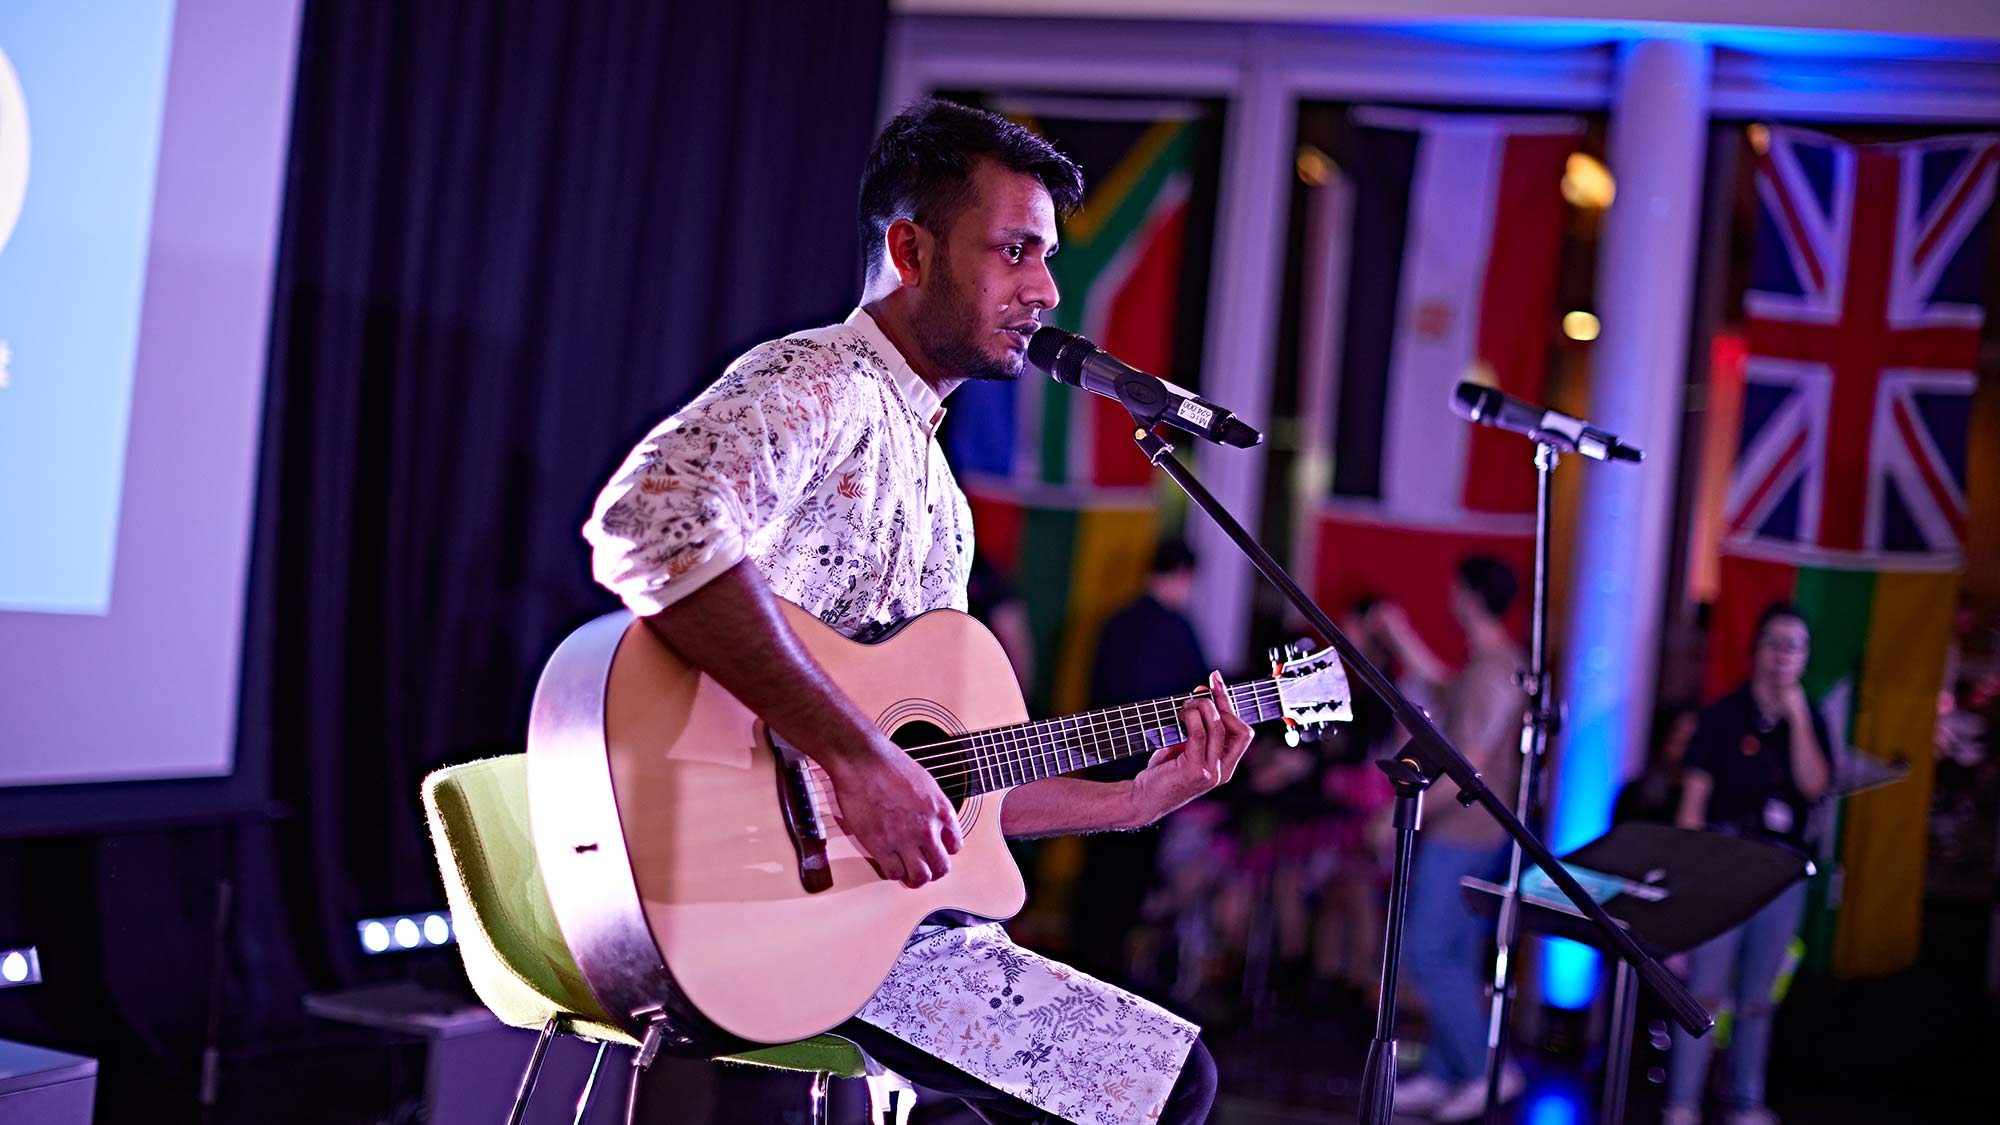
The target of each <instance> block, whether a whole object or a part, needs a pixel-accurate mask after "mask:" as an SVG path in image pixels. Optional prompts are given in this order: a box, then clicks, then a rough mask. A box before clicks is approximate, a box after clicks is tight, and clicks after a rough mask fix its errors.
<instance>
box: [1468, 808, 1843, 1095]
mask: <svg viewBox="0 0 2000 1125" xmlns="http://www.w3.org/2000/svg"><path fill="white" fill-rule="evenodd" d="M1562 862H1563V865H1564V866H1566V867H1581V868H1585V869H1588V870H1589V871H1593V872H1597V873H1599V874H1601V875H1608V876H1611V877H1612V880H1611V881H1610V882H1600V881H1599V880H1594V879H1593V880H1589V881H1590V882H1591V883H1593V884H1597V886H1595V887H1594V890H1595V891H1596V893H1594V894H1593V896H1592V897H1596V898H1599V902H1600V904H1601V905H1602V906H1603V907H1604V911H1605V913H1607V914H1609V915H1611V917H1612V919H1613V920H1614V921H1616V922H1617V923H1618V924H1619V925H1620V926H1621V927H1623V928H1624V929H1625V930H1626V932H1627V933H1629V934H1630V935H1631V936H1632V937H1633V938H1634V939H1635V940H1637V941H1638V943H1639V945H1640V946H1641V947H1642V948H1643V949H1645V950H1646V952H1647V953H1649V954H1651V955H1652V956H1654V957H1668V956H1671V955H1673V954H1676V953H1684V952H1686V951H1688V950H1690V949H1693V948H1694V947H1695V946H1697V945H1700V944H1702V943H1703V942H1705V941H1708V940H1710V939H1712V938H1715V937H1717V936H1718V935H1720V934H1723V933H1725V932H1727V931H1729V930H1731V929H1734V928H1735V927H1737V926H1740V925H1742V924H1743V923H1744V922H1747V921H1749V920H1750V917H1751V916H1752V915H1754V914H1756V913H1757V911H1759V910H1761V909H1763V908H1764V905H1765V904H1766V903H1769V902H1770V901H1771V900H1772V899H1774V898H1777V897H1778V895H1779V893H1781V892H1782V891H1784V890H1785V888H1787V887H1789V886H1791V885H1792V884H1793V883H1796V882H1798V881H1799V880H1800V879H1803V878H1805V877H1806V876H1807V875H1810V874H1812V863H1811V861H1809V860H1807V859H1806V857H1805V856H1803V855H1800V854H1799V853H1798V852H1795V851H1792V850H1791V849H1789V848H1785V847H1781V846H1779V845H1776V844H1770V843H1765V842H1763V841H1759V840H1752V839H1748V838H1746V837H1742V836H1733V835H1726V834H1724V833H1721V832H1709V831H1703V832H1697V831H1694V830H1692V829H1687V828H1671V827H1668V826H1667V825H1664V824H1621V825H1619V826H1617V827H1615V828H1613V829H1612V830H1611V831H1609V832H1607V833H1605V834H1604V835H1602V836H1599V837H1598V838H1597V839H1595V840H1592V841H1591V842H1590V843H1588V844H1585V845H1583V846H1582V847H1580V848H1578V849H1576V850H1575V851H1573V852H1571V853H1569V854H1568V855H1566V856H1563V857H1562ZM1459 886H1460V893H1461V894H1462V895H1463V896H1464V898H1465V901H1466V904H1467V905H1468V906H1470V907H1471V908H1472V909H1474V910H1477V911H1479V912H1480V913H1481V914H1485V915H1489V916H1490V915H1495V914H1497V913H1498V912H1499V909H1500V904H1501V901H1502V899H1503V898H1504V897H1505V896H1506V893H1507V888H1505V887H1503V886H1501V885H1499V884H1497V883H1491V882H1488V881H1486V880H1484V879H1472V878H1465V879H1460V880H1459ZM1523 894H1524V896H1525V897H1523V898H1522V900H1521V904H1522V911H1521V924H1522V925H1523V926H1524V927H1525V928H1526V929H1528V930H1530V931H1533V932H1536V933H1541V934H1546V935H1548V936H1550V937H1561V938H1568V939H1570V940H1571V941H1580V942H1582V943H1584V944H1585V945H1589V946H1592V947H1594V948H1597V949H1599V950H1607V945H1606V943H1605V940H1604V937H1603V935H1602V933H1600V932H1599V931H1598V930H1597V928H1596V927H1595V926H1594V925H1592V924H1591V922H1590V920H1589V919H1588V918H1586V917H1585V916H1584V915H1583V914H1582V912H1580V911H1578V910H1577V909H1576V908H1575V907H1574V906H1572V905H1571V904H1570V903H1568V902H1567V901H1563V900H1561V899H1560V897H1559V896H1558V897H1557V898H1556V899H1554V900H1551V899H1547V898H1543V897H1541V896H1540V895H1539V894H1534V893H1531V892H1528V891H1526V890H1525V889H1524V891H1523ZM1600 895H1601V896H1604V897H1600ZM1607 951H1608V950H1607ZM1612 960H1613V962H1614V963H1615V964H1616V965H1617V969H1616V970H1615V972H1614V974H1613V979H1612V1004H1611V1042H1610V1045H1609V1046H1608V1047H1607V1048H1606V1049H1605V1062H1604V1095H1603V1102H1602V1110H1601V1114H1600V1119H1601V1120H1602V1121H1603V1122H1604V1123H1605V1125H1617V1123H1618V1122H1621V1121H1623V1120H1624V1119H1625V1087H1626V1079H1627V1072H1628V1071H1629V1069H1630V1067H1631V1054H1632V1025H1633V1022H1634V1021H1635V1019H1636V1018H1637V1017H1636V1010H1637V1007H1638V1001H1639V989H1638V980H1637V978H1635V977H1634V976H1633V974H1632V968H1631V966H1630V965H1629V964H1628V963H1626V961H1625V960H1624V959H1622V958H1619V957H1616V956H1615V955H1614V956H1613V958H1612Z"/></svg>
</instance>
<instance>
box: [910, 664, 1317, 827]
mask: <svg viewBox="0 0 2000 1125" xmlns="http://www.w3.org/2000/svg"><path fill="white" fill-rule="evenodd" d="M1225 690H1226V691H1227V692H1228V694H1229V701H1230V702H1231V703H1232V704H1234V705H1235V707H1236V713H1237V714H1238V715H1240V716H1241V717H1242V718H1243V721H1244V722H1246V723H1252V724H1255V723H1262V722H1268V721H1270V720H1272V719H1276V718H1278V717H1280V716H1281V715H1282V714H1283V713H1284V711H1283V708H1282V706H1281V704H1280V701H1279V698H1278V685H1277V681H1276V680H1271V679H1265V680H1252V681H1250V682H1249V683H1243V684H1234V685H1230V686H1229V687H1228V688H1226V689H1225ZM1206 694H1207V693H1206V692H1204V693H1202V695H1204V696H1205V695H1206ZM1192 698H1195V696H1193V695H1191V694H1190V695H1175V696H1167V697H1165V698H1162V699H1153V700H1148V701H1146V702H1144V703H1131V704H1126V705H1124V706H1120V707H1106V708H1104V709H1102V710H1098V711H1088V712H1085V713H1083V714H1080V715H1071V716H1068V717H1066V718H1061V719H1043V720H1040V721H1038V722H1031V723H1020V724H1017V725H1015V726H1010V727H996V728H994V729H992V730H984V731H976V732H974V733H972V734H967V735H961V736H959V737H958V738H955V739H952V740H951V741H950V742H947V743H943V744H940V745H936V746H925V747H917V748H913V749H912V752H911V756H912V757H914V758H915V759H916V760H917V761H918V762H920V763H922V764H923V766H924V768H925V769H927V770H929V771H930V772H931V776H933V777H935V778H937V781H938V785H939V786H940V787H941V788H942V789H943V790H944V791H945V794H946V795H947V796H949V797H951V798H952V799H953V800H963V799H964V798H967V797H973V796H977V795H979V794H981V793H990V792H992V791H994V790H996V789H1010V788H1013V787H1014V786H1017V785H1026V784H1027V783H1028V782H1031V781H1036V780H1039V779H1041V778H1044V777H1054V776H1056V775H1057V774H1064V773H1069V772H1070V771H1072V770H1080V769H1084V768H1085V767H1088V766H1095V765H1100V764H1102V763H1104V762H1111V761H1116V760H1118V759H1120V758H1129V757H1132V756H1134V755H1138V754H1150V753H1152V752H1153V751H1155V750H1158V749H1160V748H1161V747H1164V746H1172V745H1175V744H1176V743H1180V742H1185V741H1187V731H1186V730H1185V729H1184V728H1183V727H1182V725H1181V716H1180V711H1181V708H1182V707H1184V706H1186V705H1187V702H1188V700H1190V699H1192Z"/></svg>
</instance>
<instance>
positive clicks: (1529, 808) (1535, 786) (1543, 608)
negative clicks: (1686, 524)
mask: <svg viewBox="0 0 2000 1125" xmlns="http://www.w3.org/2000/svg"><path fill="white" fill-rule="evenodd" d="M1561 456H1562V455H1561V453H1560V451H1559V450H1558V449H1557V447H1556V446H1555V444H1554V443H1552V442H1550V441H1547V440H1540V441H1537V442H1536V443H1535V594H1534V599H1535V600H1534V620H1533V622H1532V623H1531V625H1530V627H1529V628H1530V631H1529V641H1528V670H1527V672H1526V674H1524V675H1523V676H1522V678H1521V679H1522V686H1523V687H1525V688H1526V689H1527V694H1528V709H1527V710H1526V711H1524V712H1522V714H1521V757H1522V759H1523V760H1522V762H1521V784H1520V787H1519V790H1518V791H1517V792H1516V794H1515V798H1514V815H1515V816H1517V817H1519V818H1520V820H1521V821H1522V823H1524V824H1525V823H1526V822H1527V821H1528V819H1529V818H1530V816H1531V814H1532V813H1533V810H1534V806H1535V804H1536V802H1537V798H1538V797H1539V796H1540V793H1541V780H1542V766H1543V764H1544V761H1545V759H1546V756H1547V755H1546V751H1547V750H1548V745H1549V736H1550V735H1551V734H1554V733H1555V729H1556V724H1557V721H1558V714H1559V712H1558V710H1557V705H1556V702H1555V700H1554V698H1553V693H1552V692H1551V691H1550V685H1549V672H1548V648H1547V644H1548V630H1549V478H1550V476H1551V474H1553V473H1554V472H1555V468H1556V463H1557V461H1559V460H1560V459H1561ZM1520 940H1521V843H1520V841H1519V840H1516V841H1514V844H1513V847H1512V849H1511V850H1510V851H1509V853H1508V858H1507V887H1506V891H1505V892H1504V893H1503V894H1502V895H1501V897H1500V919H1499V926H1498V929H1497V931H1496V935H1495V940H1494V946H1495V950H1496V952H1495V954H1494V957H1493V1005H1492V1009H1491V1013H1490V1016H1489V1018H1488V1020H1487V1023H1486V1114H1485V1123H1486V1125H1499V1123H1500V1075H1501V1072H1502V1070H1503V1069H1504V1068H1505V1065H1506V1062H1507V1047H1508V1032H1509V1031H1510V1029H1511V1027H1512V1024H1513V1019H1514V988H1515V963H1516V961H1518V960H1519V958H1517V957H1516V956H1515V955H1514V947H1515V946H1516V945H1517V944H1519V943H1520ZM1614 1062H1615V1060H1610V1059H1607V1060H1606V1065H1607V1066H1609V1065H1614Z"/></svg>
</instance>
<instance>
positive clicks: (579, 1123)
mask: <svg viewBox="0 0 2000 1125" xmlns="http://www.w3.org/2000/svg"><path fill="white" fill-rule="evenodd" d="M610 1049H611V1042H610V1040H605V1041H604V1042H602V1043H599V1044H598V1045H597V1057H596V1058H594V1059H592V1060H590V1077H588V1078H585V1079H584V1080H583V1093H582V1094H580V1095H578V1096H577V1099H576V1116H575V1117H574V1118H572V1119H571V1125H583V1121H584V1118H586V1117H589V1116H590V1099H591V1096H592V1095H593V1094H596V1093H597V1072H598V1071H600V1070H602V1069H604V1052H606V1051H608V1050H610Z"/></svg>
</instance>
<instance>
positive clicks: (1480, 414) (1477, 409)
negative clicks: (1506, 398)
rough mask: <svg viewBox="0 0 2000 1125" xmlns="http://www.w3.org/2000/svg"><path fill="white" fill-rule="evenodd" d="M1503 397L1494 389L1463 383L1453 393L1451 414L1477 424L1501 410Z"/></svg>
mask: <svg viewBox="0 0 2000 1125" xmlns="http://www.w3.org/2000/svg"><path fill="white" fill-rule="evenodd" d="M1501 397H1502V396H1501V394H1500V392H1499V391H1498V390H1496V389H1494V388H1492V387H1486V386H1481V385H1480V384H1478V383H1474V382H1470V381H1468V382H1463V383H1460V384H1459V385H1458V386H1457V387H1456V388H1455V389H1454V390H1453V391H1452V392H1451V412H1452V413H1453V414H1456V415H1458V416H1459V417H1460V418H1463V419H1465V420H1466V421H1468V422H1477V421H1480V420H1481V419H1483V418H1485V417H1487V416H1488V415H1490V414H1492V413H1493V412H1494V411H1496V410H1498V409H1499V408H1500V401H1501Z"/></svg>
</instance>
